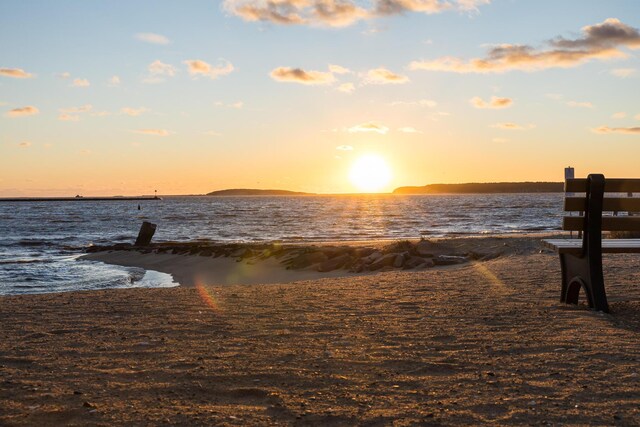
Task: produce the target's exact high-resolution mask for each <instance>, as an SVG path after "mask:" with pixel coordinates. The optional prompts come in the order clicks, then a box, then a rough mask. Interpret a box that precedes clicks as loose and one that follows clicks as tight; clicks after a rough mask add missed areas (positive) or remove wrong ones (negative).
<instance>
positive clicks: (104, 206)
mask: <svg viewBox="0 0 640 427" xmlns="http://www.w3.org/2000/svg"><path fill="white" fill-rule="evenodd" d="M562 197H563V195H562V194H560V193H558V194H482V195H429V196H391V195H362V196H309V197H167V198H165V199H164V200H161V201H142V202H137V201H136V202H132V201H108V202H90V201H73V202H29V203H26V202H5V203H0V295H1V294H5V295H6V294H19V293H41V292H59V291H70V290H85V289H105V288H120V287H158V286H175V285H176V284H175V283H173V282H172V279H171V276H169V275H167V274H164V273H157V272H152V271H144V270H142V269H138V268H128V267H127V268H125V267H117V266H110V265H106V264H102V263H99V262H91V261H82V260H77V258H78V256H79V255H80V254H81V253H82V251H83V250H84V249H85V248H86V247H87V246H89V245H92V244H111V243H118V242H133V240H135V237H136V235H137V232H138V229H139V228H140V224H141V223H142V221H144V220H147V221H151V222H153V223H156V224H158V229H157V232H156V235H155V237H154V241H169V240H199V239H203V240H213V241H220V242H222V241H225V242H231V241H243V242H261V241H282V242H295V241H333V240H369V239H401V238H419V237H436V236H437V237H441V236H453V235H477V234H493V233H522V232H539V231H540V232H542V231H551V230H558V229H559V225H560V217H561V216H562V212H561V206H562V203H561V201H562ZM138 205H140V210H138Z"/></svg>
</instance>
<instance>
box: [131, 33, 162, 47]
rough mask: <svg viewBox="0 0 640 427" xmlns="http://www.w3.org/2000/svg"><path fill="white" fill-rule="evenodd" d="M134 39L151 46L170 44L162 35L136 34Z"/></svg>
mask: <svg viewBox="0 0 640 427" xmlns="http://www.w3.org/2000/svg"><path fill="white" fill-rule="evenodd" d="M134 37H135V38H136V39H138V40H140V41H143V42H145V43H152V44H169V43H171V42H170V41H169V39H168V38H166V37H165V36H163V35H162V34H155V33H138V34H136V35H135V36H134Z"/></svg>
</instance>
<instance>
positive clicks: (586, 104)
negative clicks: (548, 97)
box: [567, 101, 595, 108]
mask: <svg viewBox="0 0 640 427" xmlns="http://www.w3.org/2000/svg"><path fill="white" fill-rule="evenodd" d="M567 105H568V106H569V107H573V108H595V106H594V105H593V104H592V103H591V102H588V101H568V102H567Z"/></svg>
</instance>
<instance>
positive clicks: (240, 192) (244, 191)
mask: <svg viewBox="0 0 640 427" xmlns="http://www.w3.org/2000/svg"><path fill="white" fill-rule="evenodd" d="M313 194H314V193H302V192H299V191H288V190H256V189H253V188H232V189H229V190H218V191H212V192H211V193H207V196H310V195H313Z"/></svg>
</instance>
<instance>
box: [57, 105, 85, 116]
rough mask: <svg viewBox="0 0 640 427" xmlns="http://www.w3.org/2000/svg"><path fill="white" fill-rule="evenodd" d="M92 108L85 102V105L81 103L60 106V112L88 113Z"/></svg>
mask: <svg viewBox="0 0 640 427" xmlns="http://www.w3.org/2000/svg"><path fill="white" fill-rule="evenodd" d="M92 109H93V106H92V105H91V104H86V105H82V106H80V107H68V108H61V109H60V112H61V113H72V114H77V113H88V112H89V111H91V110H92Z"/></svg>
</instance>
